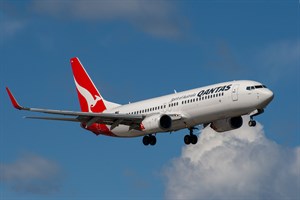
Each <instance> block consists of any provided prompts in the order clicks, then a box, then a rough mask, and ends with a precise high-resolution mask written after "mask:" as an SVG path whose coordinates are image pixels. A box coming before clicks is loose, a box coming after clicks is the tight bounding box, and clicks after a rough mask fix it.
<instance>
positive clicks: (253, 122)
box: [248, 109, 264, 127]
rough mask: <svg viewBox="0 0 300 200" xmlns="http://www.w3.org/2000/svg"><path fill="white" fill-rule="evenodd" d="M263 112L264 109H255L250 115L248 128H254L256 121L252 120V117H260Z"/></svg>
mask: <svg viewBox="0 0 300 200" xmlns="http://www.w3.org/2000/svg"><path fill="white" fill-rule="evenodd" d="M263 112H264V109H257V110H255V111H253V112H252V113H250V121H249V122H248V125H249V126H250V127H254V126H256V121H255V120H254V119H253V117H255V116H257V115H260V114H262V113H263Z"/></svg>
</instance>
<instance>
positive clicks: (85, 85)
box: [70, 57, 106, 113]
mask: <svg viewBox="0 0 300 200" xmlns="http://www.w3.org/2000/svg"><path fill="white" fill-rule="evenodd" d="M70 62H71V66H72V71H73V76H74V81H75V85H76V90H77V94H78V99H79V103H80V108H81V111H82V112H93V113H101V112H103V111H104V110H106V106H105V104H104V99H103V98H102V97H101V94H100V93H99V91H98V89H97V88H96V86H95V85H94V83H93V81H92V79H91V78H90V76H89V75H88V73H87V72H86V71H85V69H84V67H83V65H82V64H81V63H80V60H79V59H78V58H76V57H75V58H71V60H70Z"/></svg>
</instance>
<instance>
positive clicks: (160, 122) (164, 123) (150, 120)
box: [142, 114, 172, 132]
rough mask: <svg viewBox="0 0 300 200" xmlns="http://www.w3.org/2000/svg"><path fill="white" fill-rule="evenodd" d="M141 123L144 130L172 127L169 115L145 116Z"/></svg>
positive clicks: (164, 129)
mask: <svg viewBox="0 0 300 200" xmlns="http://www.w3.org/2000/svg"><path fill="white" fill-rule="evenodd" d="M142 124H143V126H144V130H145V131H152V132H155V131H167V130H169V129H170V128H171V127H172V118H171V117H170V116H169V115H164V114H163V115H162V114H155V115H151V116H148V117H146V118H145V119H144V120H143V122H142Z"/></svg>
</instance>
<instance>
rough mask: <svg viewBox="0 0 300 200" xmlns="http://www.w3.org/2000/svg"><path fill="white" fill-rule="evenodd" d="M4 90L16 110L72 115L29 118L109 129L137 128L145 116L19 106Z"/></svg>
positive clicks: (9, 93) (11, 95) (10, 94)
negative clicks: (108, 126)
mask: <svg viewBox="0 0 300 200" xmlns="http://www.w3.org/2000/svg"><path fill="white" fill-rule="evenodd" d="M6 91H7V93H8V96H9V98H10V100H11V103H12V105H13V106H14V107H15V108H16V109H18V110H27V111H31V112H38V113H46V114H54V115H64V116H69V117H70V116H72V117H73V118H62V117H25V118H29V119H44V120H59V121H72V122H81V123H83V124H84V125H85V126H86V127H89V126H91V125H92V124H93V123H101V124H107V125H111V127H110V129H111V130H112V129H114V128H115V127H117V126H118V125H120V124H122V125H127V126H129V127H130V128H131V129H138V128H139V127H140V124H141V122H142V121H143V119H144V118H145V117H146V116H145V115H128V114H116V113H90V112H77V111H67V110H51V109H41V108H27V107H23V106H21V105H20V104H19V103H18V102H17V100H16V99H15V97H14V96H13V94H12V93H11V91H10V90H9V88H8V87H6Z"/></svg>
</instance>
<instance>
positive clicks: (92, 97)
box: [6, 57, 274, 145]
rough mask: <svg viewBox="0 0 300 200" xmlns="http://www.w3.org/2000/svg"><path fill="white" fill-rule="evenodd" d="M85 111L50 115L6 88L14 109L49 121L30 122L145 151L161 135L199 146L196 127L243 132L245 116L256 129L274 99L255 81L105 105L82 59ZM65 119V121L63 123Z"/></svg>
mask: <svg viewBox="0 0 300 200" xmlns="http://www.w3.org/2000/svg"><path fill="white" fill-rule="evenodd" d="M70 63H71V67H72V71H73V77H74V82H75V85H76V90H77V94H78V99H79V104H80V108H81V111H67V110H51V109H41V108H29V107H23V106H21V105H20V104H19V103H18V102H17V100H16V99H15V97H14V96H13V94H12V92H11V91H10V89H9V88H8V87H6V90H7V93H8V96H9V98H10V100H11V103H12V105H13V107H14V108H16V109H19V110H26V111H32V112H38V113H46V114H53V115H57V116H54V117H53V115H52V116H51V117H48V116H33V117H25V118H30V119H43V120H60V121H71V122H79V123H80V125H81V127H82V128H84V129H86V130H88V131H91V132H93V133H94V134H96V135H106V136H113V137H123V138H129V137H139V136H143V139H142V141H143V144H144V145H155V144H156V142H157V140H156V134H157V133H163V132H174V131H178V130H181V129H186V128H187V129H188V130H189V134H187V135H185V136H184V143H185V144H187V145H188V144H196V143H197V141H198V137H197V136H196V135H195V134H194V130H195V129H198V128H197V126H199V125H201V124H202V125H203V127H204V128H206V127H207V126H210V127H211V128H212V129H213V130H215V131H216V132H225V131H230V130H234V129H238V128H240V127H241V126H242V125H243V118H242V116H243V115H249V116H250V120H249V121H248V125H249V126H251V127H253V126H256V121H255V120H254V117H255V116H257V115H259V114H261V113H263V112H264V109H265V107H266V106H267V105H268V104H269V103H270V102H271V101H272V99H273V97H274V94H273V92H272V91H271V90H270V89H268V88H267V87H266V86H265V85H263V84H261V83H259V82H256V81H251V80H239V81H230V82H223V83H218V84H214V85H209V86H205V87H200V88H196V89H191V90H187V91H183V92H176V91H175V93H173V94H169V95H165V96H160V97H156V98H151V99H147V100H143V101H138V102H134V103H129V104H125V105H120V104H117V103H113V102H110V101H107V100H105V99H104V98H103V97H102V96H101V94H100V92H99V91H98V89H97V88H96V86H95V85H94V83H93V81H92V79H91V78H90V76H89V75H88V73H87V72H86V70H85V68H84V67H83V65H82V64H81V62H80V60H79V59H78V58H77V57H74V58H71V59H70ZM62 116H64V117H62Z"/></svg>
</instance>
